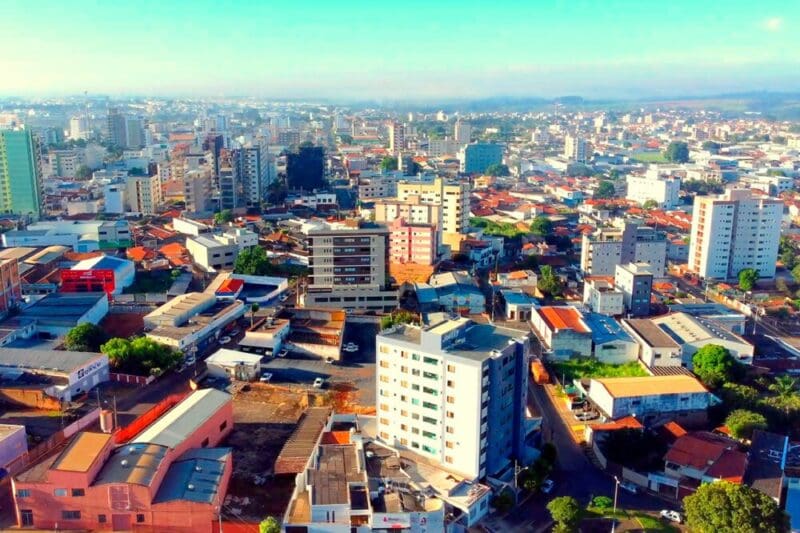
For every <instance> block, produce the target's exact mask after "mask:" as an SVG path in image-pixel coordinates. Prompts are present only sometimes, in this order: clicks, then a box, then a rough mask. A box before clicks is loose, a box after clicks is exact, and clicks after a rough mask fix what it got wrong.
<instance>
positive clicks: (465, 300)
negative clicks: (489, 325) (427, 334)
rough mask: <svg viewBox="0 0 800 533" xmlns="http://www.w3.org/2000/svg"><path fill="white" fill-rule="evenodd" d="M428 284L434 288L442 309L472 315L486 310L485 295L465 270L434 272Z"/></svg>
mask: <svg viewBox="0 0 800 533" xmlns="http://www.w3.org/2000/svg"><path fill="white" fill-rule="evenodd" d="M428 285H430V286H431V287H433V288H434V289H435V290H436V298H437V301H438V304H439V307H440V308H441V310H443V311H447V312H450V313H457V314H470V315H473V314H478V313H482V312H484V311H485V310H486V297H485V296H484V294H483V292H481V290H480V289H479V288H478V283H477V282H476V281H475V280H474V279H472V276H470V275H469V274H468V273H467V272H466V271H460V272H444V273H442V274H434V275H433V276H431V279H430V280H429V281H428Z"/></svg>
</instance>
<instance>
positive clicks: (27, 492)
mask: <svg viewBox="0 0 800 533" xmlns="http://www.w3.org/2000/svg"><path fill="white" fill-rule="evenodd" d="M30 497H31V489H19V490H17V498H30Z"/></svg>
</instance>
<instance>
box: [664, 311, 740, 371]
mask: <svg viewBox="0 0 800 533" xmlns="http://www.w3.org/2000/svg"><path fill="white" fill-rule="evenodd" d="M653 323H654V324H656V325H657V326H658V327H659V328H661V329H662V330H663V331H664V332H665V333H667V334H668V335H669V336H670V337H672V338H673V339H674V340H675V341H676V342H677V343H678V344H680V345H681V349H682V352H683V366H685V367H687V368H690V369H691V368H692V356H693V355H694V354H695V352H697V350H699V349H700V348H702V347H703V346H706V345H708V344H716V345H718V346H722V347H724V348H726V349H727V350H728V351H729V352H730V353H731V355H732V356H733V357H734V358H735V359H736V360H737V361H739V362H740V363H743V364H748V365H749V364H752V363H753V354H754V352H755V347H754V346H753V345H752V344H750V343H749V342H747V341H746V340H745V339H743V338H742V337H740V336H739V335H736V334H735V333H731V332H730V331H728V330H727V329H724V328H721V327H719V326H717V325H716V324H715V323H714V322H713V321H711V320H707V319H705V318H700V317H693V316H691V315H688V314H686V313H671V314H669V315H665V316H660V317H658V318H654V319H653Z"/></svg>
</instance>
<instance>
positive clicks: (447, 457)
mask: <svg viewBox="0 0 800 533" xmlns="http://www.w3.org/2000/svg"><path fill="white" fill-rule="evenodd" d="M444 462H445V463H450V464H452V463H453V458H452V457H451V456H449V455H445V456H444Z"/></svg>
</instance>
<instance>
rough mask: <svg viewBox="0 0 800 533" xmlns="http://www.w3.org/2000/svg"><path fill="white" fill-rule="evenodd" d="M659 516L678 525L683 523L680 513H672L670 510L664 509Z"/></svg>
mask: <svg viewBox="0 0 800 533" xmlns="http://www.w3.org/2000/svg"><path fill="white" fill-rule="evenodd" d="M659 515H660V516H661V518H666V519H667V520H669V521H670V522H675V523H676V524H680V523H681V522H683V518H682V517H681V513H679V512H678V511H670V510H669V509H663V510H662V511H661V512H660V513H659Z"/></svg>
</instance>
